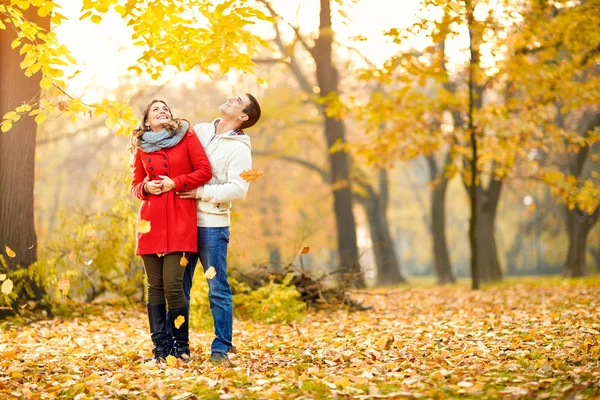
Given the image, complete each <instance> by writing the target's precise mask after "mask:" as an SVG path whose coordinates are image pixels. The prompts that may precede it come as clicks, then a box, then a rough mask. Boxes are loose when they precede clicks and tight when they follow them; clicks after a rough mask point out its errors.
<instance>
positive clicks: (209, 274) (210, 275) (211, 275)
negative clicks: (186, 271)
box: [204, 267, 217, 279]
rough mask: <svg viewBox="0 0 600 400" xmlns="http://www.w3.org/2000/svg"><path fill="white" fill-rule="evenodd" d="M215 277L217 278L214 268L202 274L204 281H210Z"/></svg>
mask: <svg viewBox="0 0 600 400" xmlns="http://www.w3.org/2000/svg"><path fill="white" fill-rule="evenodd" d="M215 276H217V271H216V270H215V267H210V268H209V269H207V270H206V272H205V273H204V277H205V278H206V279H212V278H214V277H215Z"/></svg>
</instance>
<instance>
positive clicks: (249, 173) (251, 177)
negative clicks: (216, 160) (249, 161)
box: [240, 169, 265, 182]
mask: <svg viewBox="0 0 600 400" xmlns="http://www.w3.org/2000/svg"><path fill="white" fill-rule="evenodd" d="M264 174H265V173H264V172H262V171H258V170H255V169H247V170H245V171H242V173H241V174H240V177H241V178H242V179H243V180H245V181H246V182H252V181H255V180H257V179H258V178H260V177H261V176H263V175H264Z"/></svg>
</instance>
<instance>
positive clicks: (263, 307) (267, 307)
mask: <svg viewBox="0 0 600 400" xmlns="http://www.w3.org/2000/svg"><path fill="white" fill-rule="evenodd" d="M269 308H271V305H270V304H269V303H265V304H263V306H262V312H267V311H269Z"/></svg>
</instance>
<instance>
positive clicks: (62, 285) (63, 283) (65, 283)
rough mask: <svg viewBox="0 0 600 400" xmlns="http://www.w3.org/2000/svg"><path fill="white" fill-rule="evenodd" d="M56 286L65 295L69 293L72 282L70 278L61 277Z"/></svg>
mask: <svg viewBox="0 0 600 400" xmlns="http://www.w3.org/2000/svg"><path fill="white" fill-rule="evenodd" d="M56 288H57V289H58V290H59V291H60V292H61V293H62V295H63V296H66V295H67V294H69V289H70V288H71V282H69V280H68V279H61V280H59V281H58V283H57V284H56Z"/></svg>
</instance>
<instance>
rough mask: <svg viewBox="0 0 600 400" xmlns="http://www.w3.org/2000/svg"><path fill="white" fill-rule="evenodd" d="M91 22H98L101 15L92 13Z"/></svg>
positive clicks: (100, 19) (100, 20)
mask: <svg viewBox="0 0 600 400" xmlns="http://www.w3.org/2000/svg"><path fill="white" fill-rule="evenodd" d="M92 22H93V23H95V24H99V23H100V22H102V17H101V16H99V15H94V16H92Z"/></svg>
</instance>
